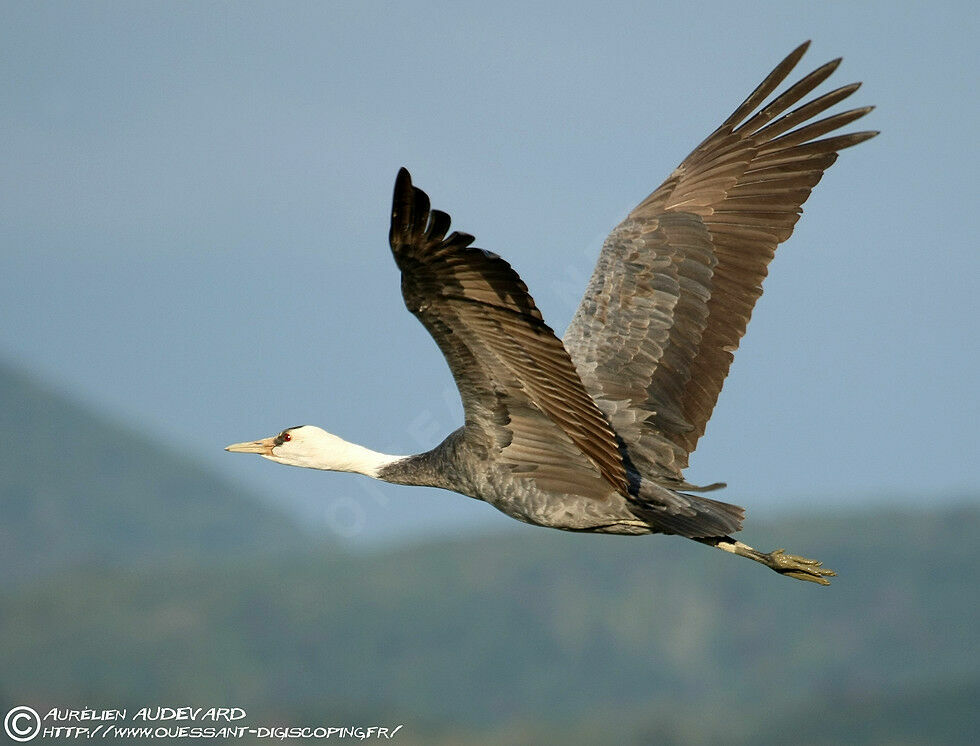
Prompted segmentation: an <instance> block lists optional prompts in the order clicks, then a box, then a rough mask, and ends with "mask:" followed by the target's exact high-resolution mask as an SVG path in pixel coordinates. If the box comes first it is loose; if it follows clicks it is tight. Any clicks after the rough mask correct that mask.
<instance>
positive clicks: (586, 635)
mask: <svg viewBox="0 0 980 746" xmlns="http://www.w3.org/2000/svg"><path fill="white" fill-rule="evenodd" d="M0 390H2V391H3V397H4V398H3V406H2V407H0V411H2V415H0V417H2V420H0V429H2V431H3V434H4V442H7V443H17V442H28V443H32V444H36V445H35V446H34V447H32V448H28V449H25V451H26V459H27V460H26V462H25V460H24V459H25V453H23V452H19V453H18V454H17V458H16V459H14V458H13V457H12V456H11V455H10V454H9V453H7V454H4V455H3V456H0V458H2V459H4V460H3V461H0V498H2V499H0V506H2V514H0V561H2V563H3V568H4V573H5V574H6V575H7V577H8V579H9V578H10V577H13V578H14V579H15V580H16V582H9V583H6V584H5V585H4V586H2V587H0V699H2V700H3V701H4V702H6V703H8V704H10V705H19V704H27V705H31V706H33V707H34V708H35V709H38V710H46V709H47V708H49V707H55V706H58V707H66V706H68V707H71V706H74V707H91V708H96V709H98V708H102V707H129V708H136V707H143V706H151V707H153V706H157V705H161V706H181V705H190V706H203V707H211V706H237V707H243V708H245V709H246V710H247V711H248V722H249V723H250V724H251V725H268V724H274V723H281V724H286V725H297V726H308V725H321V724H330V725H373V724H380V725H394V724H398V723H403V724H404V728H403V729H402V731H401V732H400V733H399V735H398V738H397V740H398V742H400V743H403V744H415V743H419V744H423V743H425V744H429V743H434V744H525V743H563V744H565V743H567V744H596V743H623V744H631V743H633V744H641V743H642V744H646V743H649V744H674V743H676V744H691V743H693V744H699V743H718V742H724V743H727V744H739V743H787V742H788V743H799V744H837V743H850V744H943V743H950V744H953V743H963V744H966V743H971V744H972V743H974V742H975V734H976V733H977V732H980V716H978V708H977V706H976V702H977V698H978V695H980V629H978V624H977V619H978V613H977V612H978V589H980V569H978V568H980V546H978V544H977V536H978V535H980V509H978V507H977V506H976V504H973V505H967V506H962V507H958V508H956V507H945V508H942V509H936V510H932V511H928V510H923V511H921V512H918V513H913V512H902V511H897V510H896V511H883V510H874V511H872V510H865V511H859V510H855V511H853V512H849V513H848V512H845V513H840V514H836V515H821V516H819V517H818V516H816V515H809V516H807V515H803V516H798V517H796V518H794V519H792V520H789V519H787V520H783V521H782V522H780V523H779V524H774V525H766V524H761V525H760V524H759V523H757V522H753V523H751V524H750V526H751V528H750V531H749V532H748V533H747V535H746V539H747V540H748V541H749V542H750V543H752V544H753V545H756V546H759V547H760V548H764V547H774V546H777V545H778V546H786V547H788V548H789V549H790V550H792V551H796V552H800V553H802V554H805V555H808V556H817V557H819V558H821V559H823V560H824V561H825V562H826V564H827V565H828V566H830V567H833V568H834V569H836V570H837V571H838V572H839V573H840V577H839V578H837V579H835V581H834V584H833V585H832V586H831V587H829V588H820V587H817V586H814V585H811V584H806V583H799V582H795V581H791V580H787V579H784V578H779V577H777V576H776V575H774V574H773V573H771V572H769V571H767V570H765V569H764V568H761V567H759V566H758V565H756V564H754V563H751V562H747V561H745V560H741V559H738V558H735V557H732V556H730V555H727V554H724V553H722V552H718V551H712V550H709V549H706V548H705V547H702V546H699V545H696V544H694V543H693V542H689V541H685V540H682V539H677V538H674V537H638V538H626V537H608V536H582V535H574V534H562V533H559V532H551V531H546V530H542V529H533V528H530V527H521V526H519V525H517V524H514V525H513V526H511V527H510V529H509V530H506V531H502V532H501V533H500V534H499V535H495V536H482V537H467V538H459V539H457V540H453V541H440V542H433V543H429V544H425V545H421V546H413V547H406V548H400V549H394V550H387V551H374V552H371V553H361V554H351V553H346V554H345V553H341V552H339V551H337V550H336V549H334V548H332V547H329V546H326V547H325V546H322V545H317V544H315V543H314V542H312V541H311V540H309V539H308V538H307V537H305V536H304V535H303V534H302V533H301V532H299V531H298V530H297V529H296V528H295V527H293V525H292V524H291V523H290V522H289V521H288V520H287V519H285V518H283V517H281V516H280V515H278V514H277V513H275V512H274V511H272V510H270V509H269V508H268V507H265V506H263V505H262V504H261V503H260V502H259V501H258V500H255V499H253V498H251V497H250V496H247V495H242V494H241V491H240V490H237V489H235V488H233V487H229V486H228V485H226V484H224V483H222V482H221V481H220V480H217V479H214V478H213V477H211V476H209V475H208V474H207V473H206V472H205V471H203V470H201V469H200V468H198V467H195V466H194V465H192V464H188V463H186V462H185V461H184V460H182V459H181V458H180V457H179V456H177V455H174V454H167V453H165V452H161V451H160V449H159V448H158V447H157V446H156V445H155V444H150V443H148V442H146V441H144V440H141V439H140V438H138V437H137V436H135V435H133V434H132V433H130V432H126V431H125V430H122V429H119V428H116V427H114V426H111V425H109V424H107V423H105V422H102V421H100V420H98V419H97V418H94V419H93V418H92V417H91V415H89V414H88V413H87V412H86V411H85V410H84V409H82V408H78V407H75V406H73V405H70V404H69V403H67V402H65V401H64V400H62V399H60V398H59V397H52V396H50V395H49V394H45V393H44V392H43V391H42V390H40V389H37V388H35V387H33V386H32V385H31V384H30V383H28V382H26V381H24V380H23V379H20V378H18V377H17V376H14V375H10V374H9V373H4V374H3V377H2V378H0ZM55 436H57V437H55ZM21 438H25V439H26V441H20V439H21ZM56 442H57V445H56ZM65 443H68V444H70V446H69V447H67V448H65V447H64V444H65ZM110 448H111V449H113V451H114V454H115V455H116V456H118V454H119V453H120V452H122V453H124V454H126V456H125V458H124V459H123V463H124V464H125V465H126V466H125V467H124V466H120V461H119V459H118V458H113V459H107V458H102V457H101V456H102V455H103V454H105V452H106V449H110ZM757 520H758V519H756V521H757ZM9 568H12V570H11V569H9Z"/></svg>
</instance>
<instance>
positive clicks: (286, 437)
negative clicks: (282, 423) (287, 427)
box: [279, 433, 293, 443]
mask: <svg viewBox="0 0 980 746" xmlns="http://www.w3.org/2000/svg"><path fill="white" fill-rule="evenodd" d="M279 437H280V438H282V442H283V443H288V442H289V441H291V440H292V439H293V436H292V435H290V434H289V433H283V434H282V435H280V436H279Z"/></svg>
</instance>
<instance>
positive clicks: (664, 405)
mask: <svg viewBox="0 0 980 746" xmlns="http://www.w3.org/2000/svg"><path fill="white" fill-rule="evenodd" d="M808 45H809V42H807V43H806V44H803V45H801V46H800V47H798V48H797V49H796V50H794V51H793V52H792V53H791V54H790V55H789V56H788V57H786V59H784V60H783V61H782V62H781V63H780V64H779V65H778V66H777V67H776V68H775V69H774V70H773V71H772V72H771V73H770V74H769V75H768V76H767V77H766V79H765V80H764V81H763V82H762V83H761V84H760V85H759V86H758V87H757V88H756V89H755V91H753V92H752V94H751V95H750V96H749V97H748V98H747V99H746V100H745V102H744V103H743V104H742V105H741V106H739V107H738V109H736V110H735V112H734V113H733V114H732V115H731V116H730V117H728V119H726V120H725V121H724V122H723V123H722V125H721V126H720V127H719V128H718V129H717V130H715V131H714V132H713V133H712V134H711V135H709V136H708V137H707V138H706V139H705V140H704V141H703V142H702V143H701V144H700V145H699V146H698V147H697V148H695V149H694V151H693V152H692V153H691V154H690V155H689V156H688V157H687V158H685V159H684V161H683V163H681V165H680V166H678V167H677V169H675V171H674V172H673V173H672V174H671V175H670V176H669V177H668V178H667V180H666V181H665V182H664V183H663V184H662V185H661V186H660V187H659V188H657V189H656V190H655V191H654V192H653V193H652V194H651V195H650V196H649V197H647V198H646V199H645V200H643V201H642V202H641V203H640V204H639V205H638V206H637V207H636V208H635V209H634V210H633V211H632V212H631V213H630V214H629V215H628V216H627V217H626V219H625V220H624V221H623V222H622V223H620V224H619V225H618V226H616V228H615V229H614V230H613V231H612V233H611V234H610V235H609V237H608V238H607V239H606V241H605V243H604V245H603V248H602V251H601V253H600V255H599V260H598V262H597V264H596V268H595V272H594V273H593V275H592V279H591V280H590V282H589V285H588V287H587V289H586V291H585V297H584V298H583V299H582V302H581V304H580V306H579V308H578V311H577V312H576V314H575V316H574V318H573V320H572V323H571V325H570V326H569V328H568V330H567V331H566V333H565V338H564V341H562V340H560V339H558V337H557V336H555V333H554V332H553V331H552V330H551V328H550V327H549V326H548V325H547V324H546V323H545V322H544V320H543V318H542V316H541V313H540V311H539V310H538V308H537V306H535V304H534V300H533V299H532V298H531V295H530V293H529V292H528V289H527V286H526V285H525V284H524V283H523V282H522V281H521V278H520V277H519V276H518V275H517V273H516V272H515V271H514V270H513V269H512V268H511V266H510V265H509V264H508V263H507V262H506V261H504V260H503V259H501V258H500V257H499V256H497V255H496V254H493V253H492V252H489V251H484V250H483V249H478V248H475V247H473V246H471V244H472V243H473V241H474V238H473V236H471V235H469V234H466V233H459V232H453V233H449V227H450V218H449V215H447V214H446V213H444V212H441V211H439V210H434V209H431V207H430V203H429V198H428V196H427V195H426V194H425V192H423V191H422V190H420V189H418V188H417V187H415V186H414V185H413V184H412V180H411V177H410V175H409V173H408V171H407V170H405V169H404V168H403V169H401V170H400V171H399V173H398V177H397V178H396V180H395V189H394V197H393V201H392V211H391V230H390V233H389V243H390V245H391V250H392V253H393V255H394V258H395V262H396V263H397V264H398V267H399V269H400V270H401V276H402V295H403V296H404V299H405V305H406V306H407V307H408V310H409V311H411V312H412V313H413V314H414V315H415V316H416V317H417V318H418V319H419V321H421V322H422V324H423V325H424V326H425V328H426V329H428V331H429V333H430V334H431V335H432V337H433V339H435V341H436V343H437V344H438V345H439V349H440V350H441V351H442V353H443V355H444V356H445V358H446V361H447V362H448V364H449V367H450V369H451V371H452V374H453V378H454V379H455V381H456V385H457V387H458V388H459V392H460V396H461V398H462V401H463V409H464V414H465V424H464V425H463V427H461V428H459V429H458V430H456V431H455V432H453V433H451V434H450V435H449V436H448V437H447V438H446V439H445V440H444V441H443V442H442V443H440V444H439V445H438V446H436V447H435V448H433V449H432V450H431V451H427V452H425V453H420V454H416V455H413V456H389V455H386V454H381V453H377V452H375V451H372V450H370V449H367V448H364V447H362V446H359V445H356V444H353V443H349V442H347V441H345V440H343V439H341V438H338V437H337V436H335V435H331V434H330V433H327V432H326V431H324V430H322V429H320V428H318V427H313V426H309V425H306V426H302V427H295V428H288V429H286V430H284V431H282V432H281V433H280V434H279V435H277V436H275V437H272V438H265V439H263V440H257V441H252V442H247V443H236V444H234V445H231V446H228V450H229V451H236V452H247V453H259V454H261V455H263V456H265V457H266V458H269V459H271V460H273V461H278V462H280V463H284V464H289V465H294V466H304V467H309V468H316V469H326V470H333V471H351V472H358V473H361V474H365V475H368V476H371V477H374V478H376V479H382V480H385V481H388V482H395V483H398V484H415V485H427V486H434V487H442V488H445V489H449V490H454V491H456V492H461V493H463V494H465V495H469V496H471V497H475V498H478V499H481V500H485V501H486V502H488V503H490V504H491V505H493V506H495V507H496V508H498V509H499V510H501V511H503V512H504V513H506V514H508V515H510V516H512V517H514V518H517V519H518V520H521V521H525V522H527V523H532V524H536V525H540V526H547V527H551V528H558V529H564V530H569V531H586V532H601V533H615V534H650V533H665V534H678V535H680V536H685V537H687V538H690V539H694V540H695V541H699V542H702V543H704V544H708V545H711V546H715V547H718V548H719V549H723V550H725V551H728V552H732V553H734V554H737V555H740V556H743V557H748V558H750V559H753V560H755V561H757V562H761V563H763V564H765V565H767V566H768V567H771V568H772V569H773V570H776V571H777V572H779V573H781V574H784V575H787V576H790V577H794V578H798V579H800V580H810V581H813V582H817V583H821V584H824V585H826V584H828V583H829V581H828V580H827V578H828V576H831V575H834V573H833V571H831V570H828V569H826V568H824V567H822V566H821V564H820V563H819V562H816V561H815V560H808V559H804V558H802V557H796V556H793V555H787V554H785V553H784V552H783V551H782V550H776V551H774V552H767V553H764V552H759V551H757V550H755V549H753V548H752V547H750V546H748V545H746V544H743V543H742V542H740V541H737V540H736V539H734V538H732V536H731V534H733V533H735V532H737V531H739V530H740V529H741V527H742V520H743V517H744V511H743V509H742V508H740V507H738V506H736V505H730V504H728V503H724V502H719V501H717V500H712V499H709V498H706V497H702V496H700V495H697V494H692V493H695V492H703V491H707V490H709V489H715V488H717V487H721V486H723V485H719V484H715V485H709V486H707V487H698V486H696V485H692V484H690V483H688V482H687V481H686V480H685V479H684V477H683V470H684V469H685V468H686V467H687V464H688V458H689V456H690V453H691V452H692V451H693V450H694V448H695V446H696V445H697V442H698V440H699V439H700V437H701V436H702V435H703V434H704V431H705V426H706V424H707V421H708V418H709V417H710V416H711V412H712V410H713V408H714V406H715V402H716V400H717V398H718V394H719V393H720V392H721V388H722V384H723V382H724V380H725V377H726V375H727V374H728V369H729V366H730V365H731V362H732V359H733V353H734V351H735V349H736V348H737V347H738V344H739V340H740V339H741V338H742V335H743V334H744V333H745V329H746V325H747V324H748V321H749V317H750V315H751V313H752V308H753V306H754V304H755V301H756V300H757V299H758V297H759V296H760V295H761V293H762V280H763V279H764V277H765V276H766V271H767V266H768V264H769V262H770V260H771V259H772V257H773V254H774V252H775V250H776V247H777V246H778V245H779V244H780V243H781V242H783V241H785V240H786V239H787V238H789V236H790V234H791V233H792V232H793V227H794V225H795V224H796V221H797V220H798V219H799V216H800V213H801V206H802V205H803V203H804V202H805V201H806V199H807V197H809V195H810V190H811V189H812V188H813V187H814V186H815V185H816V184H817V182H819V181H820V179H821V177H822V176H823V173H824V171H826V169H827V168H828V167H829V166H830V165H831V164H832V163H833V162H834V161H835V160H836V158H837V153H838V151H840V150H842V149H843V148H847V147H850V146H852V145H856V144H858V143H860V142H863V141H864V140H867V139H869V138H871V137H874V135H876V134H877V133H876V132H855V133H851V134H844V135H836V136H831V137H824V135H828V134H829V133H831V132H834V131H836V130H837V129H839V128H840V127H843V126H845V125H847V124H849V123H851V122H853V121H854V120H856V119H858V118H860V117H862V116H864V115H865V114H867V113H868V112H869V111H870V110H871V107H864V108H859V109H851V110H848V111H844V112H840V113H837V114H832V115H829V116H826V117H824V118H819V119H818V118H817V117H818V116H819V115H820V114H822V113H823V112H824V111H825V110H827V109H828V108H830V107H831V106H833V105H834V104H837V103H838V102H840V101H842V100H843V99H845V98H847V97H848V96H850V95H851V94H852V93H854V91H856V90H857V88H858V86H859V85H860V84H857V83H855V84H851V85H847V86H844V87H842V88H838V89H836V90H833V91H831V92H830V93H826V94H824V95H822V96H819V97H816V98H813V99H811V100H810V101H808V102H807V103H804V104H802V105H799V106H797V104H799V102H800V101H801V100H802V99H803V98H804V97H805V96H807V94H809V93H810V92H811V91H812V90H813V89H814V88H815V87H816V86H818V85H819V84H820V83H821V82H823V81H824V80H825V79H826V78H827V77H828V76H829V75H830V74H831V73H832V72H833V71H834V70H835V69H836V67H837V65H838V64H839V63H840V60H839V59H838V60H834V61H833V62H829V63H827V64H826V65H824V66H822V67H820V68H818V69H817V70H815V71H814V72H812V73H810V74H809V75H807V76H806V77H804V78H803V79H802V80H800V81H799V82H797V83H796V84H794V85H792V86H790V87H789V88H787V89H786V90H785V91H784V92H783V93H781V94H780V95H778V96H776V97H775V98H773V99H772V100H771V101H770V102H769V103H768V104H765V103H764V102H765V101H766V99H767V98H769V96H770V95H771V94H772V93H773V92H774V91H775V90H776V88H777V87H778V86H779V85H780V84H781V83H782V82H783V81H784V80H785V79H786V77H787V76H788V75H789V73H790V71H791V70H792V69H793V68H794V67H795V66H796V64H797V62H799V60H800V58H801V57H802V56H803V53H804V52H805V51H806V49H807V46H808ZM793 107H796V108H793Z"/></svg>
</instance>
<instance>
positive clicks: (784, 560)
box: [765, 549, 837, 585]
mask: <svg viewBox="0 0 980 746" xmlns="http://www.w3.org/2000/svg"><path fill="white" fill-rule="evenodd" d="M765 557H766V564H767V565H768V566H769V567H771V568H772V569H773V570H775V571H776V572H778V573H779V574H780V575H787V576H789V577H791V578H796V579H797V580H809V581H810V582H811V583H820V585H830V581H829V580H827V578H828V577H834V576H836V575H837V573H836V572H834V571H833V570H829V569H827V568H826V567H822V566H821V564H822V563H820V562H818V561H817V560H812V559H807V558H806V557H797V556H796V555H794V554H786V550H785V549H776V550H774V551H772V552H769V554H767V555H765Z"/></svg>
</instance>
